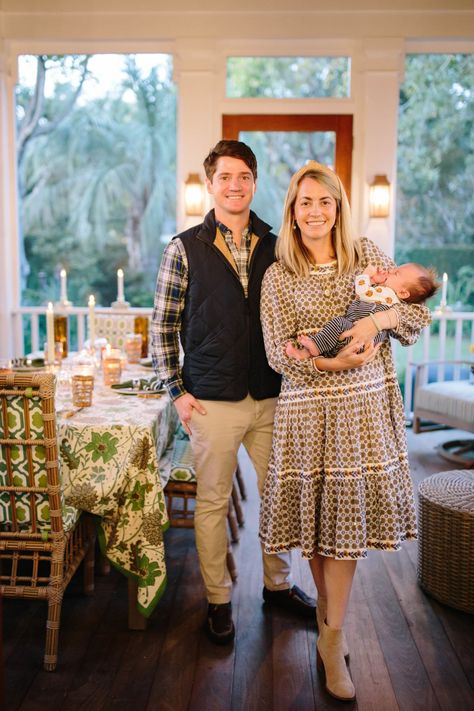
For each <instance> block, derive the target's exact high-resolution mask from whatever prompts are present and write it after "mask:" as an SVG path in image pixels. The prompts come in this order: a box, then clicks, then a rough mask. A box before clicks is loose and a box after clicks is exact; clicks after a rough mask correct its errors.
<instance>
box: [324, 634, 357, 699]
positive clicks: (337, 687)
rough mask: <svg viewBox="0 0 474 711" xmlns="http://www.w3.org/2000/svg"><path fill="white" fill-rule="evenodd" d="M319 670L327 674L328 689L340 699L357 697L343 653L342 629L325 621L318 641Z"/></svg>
mask: <svg viewBox="0 0 474 711" xmlns="http://www.w3.org/2000/svg"><path fill="white" fill-rule="evenodd" d="M316 659H317V665H318V671H320V672H322V671H324V674H325V676H326V691H327V692H328V694H331V696H334V698H335V699H339V701H352V700H353V699H355V689H354V684H353V683H352V679H351V676H350V674H349V670H348V668H347V665H346V660H345V659H344V654H343V653H342V630H341V629H335V628H334V627H328V625H327V624H326V623H325V622H323V623H322V625H321V627H320V628H319V637H318V643H317V656H316Z"/></svg>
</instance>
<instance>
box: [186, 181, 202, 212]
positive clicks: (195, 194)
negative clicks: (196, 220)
mask: <svg viewBox="0 0 474 711" xmlns="http://www.w3.org/2000/svg"><path fill="white" fill-rule="evenodd" d="M184 209H185V212H186V215H188V216H189V217H191V216H192V217H195V216H198V215H203V214H204V183H203V182H202V180H201V178H200V177H199V175H198V174H197V173H189V175H188V177H187V178H186V182H185V183H184Z"/></svg>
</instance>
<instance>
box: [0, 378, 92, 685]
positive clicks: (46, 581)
mask: <svg viewBox="0 0 474 711" xmlns="http://www.w3.org/2000/svg"><path fill="white" fill-rule="evenodd" d="M94 541H95V526H94V525H93V521H92V519H91V518H90V517H89V516H87V515H81V513H80V512H79V511H77V509H74V508H72V507H70V506H66V505H65V503H64V498H63V495H62V492H61V483H60V472H59V460H58V449H57V437H56V420H55V410H54V377H53V375H51V374H49V373H27V374H26V373H25V374H15V373H11V374H10V373H7V374H5V373H3V374H0V595H2V596H3V597H5V598H7V597H17V598H18V597H19V598H26V599H38V600H46V601H47V603H48V616H47V622H46V647H45V654H44V668H45V669H46V670H47V671H53V670H54V669H55V668H56V663H57V650H58V639H59V626H60V617H61V605H62V599H63V594H64V590H65V588H66V586H67V585H68V583H69V581H70V580H71V578H72V576H73V574H74V572H75V571H76V570H77V568H78V567H79V564H80V563H81V561H83V560H84V589H85V592H86V593H90V592H92V590H93V588H94Z"/></svg>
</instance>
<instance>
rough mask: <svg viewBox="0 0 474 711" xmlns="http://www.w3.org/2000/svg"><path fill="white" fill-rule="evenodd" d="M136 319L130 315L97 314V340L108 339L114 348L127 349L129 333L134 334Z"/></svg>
mask: <svg viewBox="0 0 474 711" xmlns="http://www.w3.org/2000/svg"><path fill="white" fill-rule="evenodd" d="M134 328H135V319H134V317H133V316H132V315H130V314H113V313H112V314H110V315H109V314H97V315H96V317H95V333H96V337H97V338H106V339H107V341H108V342H109V343H110V345H111V346H112V347H113V348H121V349H123V348H124V347H125V339H126V336H127V333H133V332H134Z"/></svg>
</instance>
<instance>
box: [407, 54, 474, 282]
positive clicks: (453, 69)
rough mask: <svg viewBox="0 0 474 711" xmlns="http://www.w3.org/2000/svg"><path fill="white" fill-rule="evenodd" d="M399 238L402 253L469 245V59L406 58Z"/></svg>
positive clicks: (472, 178)
mask: <svg viewBox="0 0 474 711" xmlns="http://www.w3.org/2000/svg"><path fill="white" fill-rule="evenodd" d="M396 235H397V244H399V245H400V246H401V247H405V245H408V246H409V247H412V246H415V245H423V246H433V247H434V246H443V245H459V244H465V245H469V244H470V245H472V244H473V236H474V55H443V54H438V55H436V54H430V55H423V54H422V55H412V56H409V57H408V58H407V62H406V77H405V81H404V83H403V85H402V87H401V92H400V115H399V129H398V180H397V229H396ZM443 271H450V270H449V269H448V265H446V267H445V268H444V269H443Z"/></svg>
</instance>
